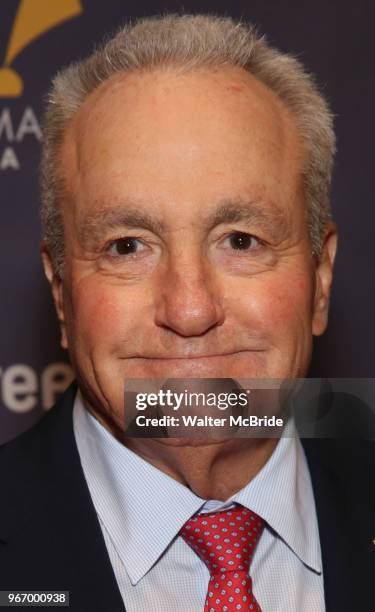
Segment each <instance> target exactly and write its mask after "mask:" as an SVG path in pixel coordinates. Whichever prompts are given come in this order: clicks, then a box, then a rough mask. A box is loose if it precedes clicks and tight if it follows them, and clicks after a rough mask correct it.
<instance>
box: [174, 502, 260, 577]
mask: <svg viewBox="0 0 375 612" xmlns="http://www.w3.org/2000/svg"><path fill="white" fill-rule="evenodd" d="M263 527H264V521H263V519H261V518H260V517H259V516H258V515H257V514H255V512H252V511H251V510H248V509H247V508H244V507H243V506H240V505H238V504H237V505H236V506H235V507H234V508H231V509H230V510H223V511H221V512H210V513H209V514H198V515H194V516H193V517H192V518H191V519H189V520H188V521H187V522H186V523H185V525H184V526H183V528H182V529H181V532H180V533H181V535H182V537H183V538H184V540H185V541H186V542H187V543H188V544H189V546H191V548H192V549H193V550H194V551H195V552H196V553H197V555H199V557H200V558H201V559H202V561H204V563H205V564H206V565H207V567H208V569H209V572H210V574H211V575H213V574H220V573H225V572H235V571H244V572H246V573H248V572H249V568H250V563H251V559H252V557H253V554H254V551H255V547H256V544H257V542H258V540H259V538H260V536H261V534H262V531H263Z"/></svg>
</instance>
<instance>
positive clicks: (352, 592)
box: [302, 439, 375, 612]
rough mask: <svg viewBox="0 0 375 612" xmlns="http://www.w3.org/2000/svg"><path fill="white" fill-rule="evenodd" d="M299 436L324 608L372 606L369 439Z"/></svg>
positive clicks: (374, 517) (373, 518)
mask: <svg viewBox="0 0 375 612" xmlns="http://www.w3.org/2000/svg"><path fill="white" fill-rule="evenodd" d="M302 442H303V446H304V449H305V452H306V456H307V460H308V464H309V468H310V473H311V478H312V484H313V489H314V495H315V503H316V510H317V517H318V524H319V533H320V543H321V549H322V560H323V574H324V590H325V600H326V610H327V612H337V610H340V612H352V611H353V610H361V611H365V610H368V611H370V610H373V609H374V602H373V592H372V591H373V581H374V579H375V546H374V544H373V542H372V541H373V539H374V538H375V499H374V486H373V484H372V483H371V481H372V479H373V474H374V471H373V470H374V468H375V465H374V448H373V446H374V445H373V444H371V443H365V442H364V441H348V440H347V441H343V440H318V439H317V440H303V441H302ZM366 468H367V469H366ZM370 474H371V476H370V478H369V475H370Z"/></svg>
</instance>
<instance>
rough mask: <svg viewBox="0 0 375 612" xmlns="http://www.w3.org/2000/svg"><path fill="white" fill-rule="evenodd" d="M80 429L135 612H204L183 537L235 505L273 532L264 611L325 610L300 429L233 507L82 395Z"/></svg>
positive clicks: (203, 584)
mask: <svg viewBox="0 0 375 612" xmlns="http://www.w3.org/2000/svg"><path fill="white" fill-rule="evenodd" d="M73 423H74V433H75V438H76V442H77V446H78V451H79V455H80V458H81V463H82V467H83V471H84V475H85V478H86V480H87V484H88V487H89V490H90V493H91V497H92V500H93V503H94V507H95V509H96V512H97V514H98V517H99V522H100V525H101V528H102V531H103V536H104V540H105V543H106V546H107V550H108V554H109V558H110V560H111V563H112V567H113V570H114V574H115V576H116V579H117V583H118V586H119V590H120V593H121V595H122V598H123V601H124V605H125V608H126V610H127V612H143V611H144V612H154V611H155V612H176V610H179V612H202V611H203V609H204V602H205V597H206V592H207V585H208V581H209V572H208V570H207V568H206V566H205V564H204V563H203V562H202V561H201V560H200V558H199V557H198V556H197V555H196V554H195V553H194V552H193V550H192V549H191V548H190V547H189V546H188V544H186V542H185V541H184V540H183V539H182V538H181V537H180V536H178V533H179V531H180V529H181V527H182V526H183V524H184V523H185V522H186V521H187V520H188V519H189V518H190V517H191V516H192V515H193V514H194V513H196V512H210V511H213V510H221V509H223V508H226V507H229V506H230V505H231V504H233V503H234V502H238V503H240V504H242V505H243V506H245V507H247V508H249V509H251V510H253V511H254V512H256V513H257V514H259V516H261V517H262V518H263V519H264V520H265V522H266V527H265V529H264V532H263V534H262V537H261V538H260V541H259V543H258V546H257V548H256V552H255V555H254V557H253V560H252V563H251V568H250V574H251V577H252V580H253V590H254V594H255V597H256V599H257V600H258V602H259V604H260V606H261V608H262V611H263V612H324V610H325V605H324V587H323V575H322V561H321V551H320V542H319V533H318V525H317V518H316V511H315V503H314V496H313V492H312V486H311V481H310V475H309V471H308V467H307V463H306V458H305V455H304V451H303V448H302V446H301V443H300V441H299V440H298V438H297V437H296V436H295V435H293V434H294V433H295V432H294V426H293V423H290V424H288V430H287V431H286V435H284V436H283V437H282V438H281V440H280V441H279V442H278V444H277V446H276V449H275V451H274V452H273V454H272V456H271V457H270V459H269V460H268V462H267V463H266V465H265V466H264V467H263V468H262V470H261V471H260V472H259V473H258V474H257V476H256V477H255V478H254V479H253V480H251V482H249V483H248V484H247V485H246V486H245V487H244V488H243V489H241V490H240V491H238V492H237V493H236V494H235V495H233V496H232V497H231V498H230V499H229V500H227V501H226V502H222V501H218V500H205V499H202V498H200V497H198V496H197V495H195V494H194V493H193V492H192V491H191V490H190V489H188V488H187V487H185V486H184V485H182V484H180V483H179V482H177V481H175V480H174V479H173V478H171V477H170V476H168V475H166V474H164V473H163V472H162V471H160V470H159V469H157V468H156V467H154V466H152V465H151V464H150V463H148V462H147V461H145V460H143V459H142V458H141V457H139V456H138V455H137V454H136V453H134V452H132V451H130V450H129V449H128V448H126V447H125V446H123V445H122V444H121V443H120V442H118V441H117V440H116V438H114V437H113V436H112V435H111V434H110V433H109V432H108V431H107V430H106V429H105V428H104V427H103V426H102V425H101V424H100V423H99V422H98V421H97V420H96V419H95V418H94V417H93V416H92V415H91V414H90V413H89V412H88V411H87V410H86V408H85V407H84V405H83V402H82V398H81V395H80V393H79V392H78V393H77V396H76V398H75V404H74V410H73Z"/></svg>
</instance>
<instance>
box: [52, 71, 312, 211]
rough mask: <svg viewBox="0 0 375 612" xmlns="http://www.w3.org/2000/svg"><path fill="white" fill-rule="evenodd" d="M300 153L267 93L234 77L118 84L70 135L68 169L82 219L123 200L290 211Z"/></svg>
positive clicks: (98, 95) (285, 117)
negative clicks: (262, 204) (226, 203)
mask: <svg viewBox="0 0 375 612" xmlns="http://www.w3.org/2000/svg"><path fill="white" fill-rule="evenodd" d="M302 156H303V153H302V146H301V142H300V137H299V134H298V130H297V128H296V125H295V121H294V119H293V117H292V116H291V114H290V113H289V111H288V110H287V109H286V107H285V106H284V104H283V103H282V102H281V101H280V100H279V99H278V98H277V96H276V95H275V94H274V93H273V92H272V91H270V90H269V89H268V88H267V87H266V86H265V85H263V84H262V83H260V82H259V81H258V80H257V79H256V78H255V77H253V76H252V75H250V74H248V73H247V72H246V71H244V70H242V69H240V68H235V67H222V68H217V69H210V70H209V69H200V70H195V71H192V72H187V73H184V74H181V73H178V72H176V71H174V70H173V69H168V70H167V69H164V70H154V71H149V72H139V73H131V74H121V75H116V76H115V77H112V78H111V79H109V80H108V81H106V82H105V83H103V84H102V85H101V86H100V87H99V88H97V89H96V90H95V91H94V92H93V93H92V94H90V95H89V96H88V97H87V99H86V100H85V102H84V103H83V105H82V106H81V108H80V109H79V111H78V112H77V113H76V115H75V117H74V118H73V121H72V122H71V124H70V125H69V127H68V129H67V131H66V134H65V139H64V143H63V147H62V150H61V161H62V166H63V172H64V178H65V182H66V183H67V187H68V191H69V192H70V193H74V194H75V197H74V206H76V207H79V208H80V210H81V212H83V211H86V212H90V213H91V212H93V209H95V208H96V207H98V206H99V207H102V206H103V204H104V206H105V203H106V202H108V205H109V202H111V204H113V203H115V202H117V201H118V202H121V201H124V200H133V201H138V202H140V204H141V205H142V202H145V205H146V206H150V207H151V206H153V207H154V208H155V207H156V208H157V207H158V206H159V204H160V205H161V204H162V203H163V202H165V203H168V201H169V202H170V204H171V205H172V204H173V205H174V206H176V202H177V201H178V203H179V207H180V209H179V210H180V212H181V214H183V213H184V211H185V209H190V210H191V209H193V208H194V205H193V203H194V204H195V205H196V206H197V207H198V209H199V208H200V207H201V206H203V205H204V206H207V205H208V203H209V202H212V203H213V204H214V202H215V201H218V200H220V201H222V200H223V199H226V198H227V199H229V198H230V199H233V200H235V199H243V198H246V197H250V198H251V199H254V198H255V199H257V200H259V201H261V200H262V199H263V200H268V201H274V200H275V197H277V199H281V200H285V201H289V200H290V198H291V196H292V194H294V193H295V192H296V190H297V188H298V185H299V177H300V167H301V163H302V161H301V160H302Z"/></svg>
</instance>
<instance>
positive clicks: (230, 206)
mask: <svg viewBox="0 0 375 612" xmlns="http://www.w3.org/2000/svg"><path fill="white" fill-rule="evenodd" d="M227 223H246V224H248V225H256V226H258V227H261V228H262V230H264V231H268V232H269V233H270V235H271V236H272V238H275V239H276V238H277V239H280V240H281V239H283V237H284V236H285V235H286V234H287V232H288V229H289V225H288V221H287V217H286V215H285V213H283V211H282V210H281V209H280V208H279V207H277V206H276V205H274V204H272V205H271V204H270V203H263V202H260V201H244V200H222V201H221V202H220V203H219V206H218V208H217V209H216V210H215V211H214V212H213V213H211V214H210V215H208V216H207V217H206V218H205V219H203V221H202V227H205V228H207V229H208V230H209V231H210V230H212V229H213V228H215V227H217V226H218V225H223V224H227ZM120 228H123V229H124V228H127V229H136V228H138V229H139V228H142V229H146V230H149V231H150V232H152V233H155V234H159V235H160V234H162V233H163V232H166V231H167V230H168V227H167V225H166V224H165V223H163V221H161V220H160V219H159V218H157V217H156V216H154V215H152V214H150V213H147V212H144V211H142V210H140V206H139V205H135V204H133V203H126V202H123V203H122V205H121V206H116V207H115V208H103V209H100V210H98V211H96V212H94V213H91V214H89V215H87V216H86V217H85V218H84V219H83V220H82V221H81V222H80V223H79V224H78V235H79V237H80V240H81V241H82V242H83V244H86V245H90V244H95V243H97V242H98V241H100V240H101V239H102V238H103V235H105V234H106V233H107V232H110V231H116V230H117V231H118V230H119V229H120ZM169 229H170V228H169Z"/></svg>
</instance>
